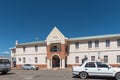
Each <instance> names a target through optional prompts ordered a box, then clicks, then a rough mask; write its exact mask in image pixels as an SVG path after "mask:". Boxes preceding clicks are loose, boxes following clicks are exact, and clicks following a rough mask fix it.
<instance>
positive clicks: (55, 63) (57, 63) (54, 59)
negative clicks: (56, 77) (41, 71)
mask: <svg viewBox="0 0 120 80" xmlns="http://www.w3.org/2000/svg"><path fill="white" fill-rule="evenodd" d="M52 67H60V58H59V56H58V55H54V56H53V57H52Z"/></svg>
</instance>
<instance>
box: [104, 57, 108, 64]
mask: <svg viewBox="0 0 120 80" xmlns="http://www.w3.org/2000/svg"><path fill="white" fill-rule="evenodd" d="M104 62H105V63H108V56H107V55H105V56H104Z"/></svg>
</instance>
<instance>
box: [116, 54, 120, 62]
mask: <svg viewBox="0 0 120 80" xmlns="http://www.w3.org/2000/svg"><path fill="white" fill-rule="evenodd" d="M117 63H120V55H117Z"/></svg>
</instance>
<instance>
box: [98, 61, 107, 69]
mask: <svg viewBox="0 0 120 80" xmlns="http://www.w3.org/2000/svg"><path fill="white" fill-rule="evenodd" d="M97 67H98V68H108V65H107V64H105V63H102V62H97Z"/></svg>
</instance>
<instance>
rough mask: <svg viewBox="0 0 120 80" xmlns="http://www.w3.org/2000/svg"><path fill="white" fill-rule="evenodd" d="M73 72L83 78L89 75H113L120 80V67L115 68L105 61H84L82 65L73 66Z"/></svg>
mask: <svg viewBox="0 0 120 80" xmlns="http://www.w3.org/2000/svg"><path fill="white" fill-rule="evenodd" d="M72 74H73V75H79V76H80V78H81V79H86V78H87V77H89V76H90V77H91V76H95V77H113V78H115V79H116V80H120V68H114V67H112V66H110V65H108V64H106V63H103V62H92V61H91V62H84V63H83V64H82V65H81V66H73V67H72Z"/></svg>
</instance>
